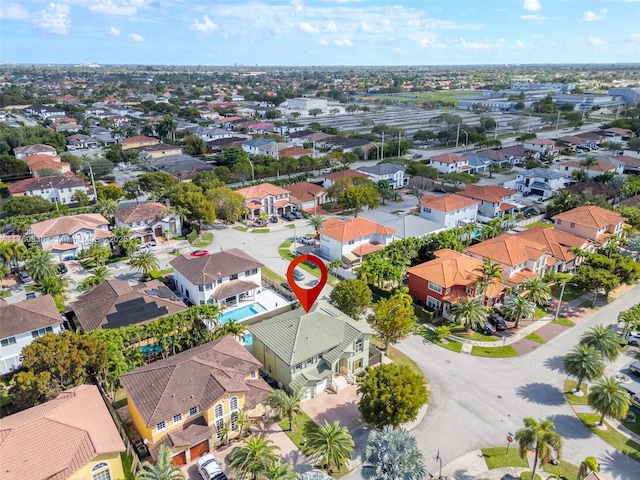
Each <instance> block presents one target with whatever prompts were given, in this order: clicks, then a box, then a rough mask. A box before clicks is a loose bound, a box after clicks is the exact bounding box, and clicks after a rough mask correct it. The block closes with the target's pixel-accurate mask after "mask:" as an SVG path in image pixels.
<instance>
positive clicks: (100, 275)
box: [78, 265, 113, 291]
mask: <svg viewBox="0 0 640 480" xmlns="http://www.w3.org/2000/svg"><path fill="white" fill-rule="evenodd" d="M112 277H113V274H112V273H111V271H110V270H109V269H108V268H107V267H105V266H104V265H98V266H97V267H95V268H94V269H93V270H91V276H89V277H87V278H86V279H84V280H83V281H82V282H80V283H79V284H78V290H79V291H82V290H90V289H92V288H93V287H96V286H98V285H101V284H102V283H103V282H104V281H105V280H109V279H110V278H112Z"/></svg>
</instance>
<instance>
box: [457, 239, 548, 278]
mask: <svg viewBox="0 0 640 480" xmlns="http://www.w3.org/2000/svg"><path fill="white" fill-rule="evenodd" d="M465 253H466V254H467V255H469V256H471V257H473V258H477V259H478V260H481V261H484V260H486V259H487V258H490V259H491V261H492V262H493V263H497V264H499V265H500V266H501V267H502V278H503V280H504V282H506V283H507V284H508V285H510V286H515V285H519V284H521V283H522V282H524V281H525V280H528V279H530V278H542V276H543V275H544V273H545V272H546V271H547V269H550V268H553V265H554V264H555V261H554V260H553V257H552V256H551V253H550V252H548V251H547V250H546V247H545V246H544V245H542V244H540V243H538V242H535V241H532V240H530V239H528V238H526V237H518V236H516V235H510V234H508V233H505V234H502V235H498V236H497V237H494V238H491V239H489V240H485V241H484V242H480V243H477V244H475V245H472V246H470V247H467V248H466V250H465Z"/></svg>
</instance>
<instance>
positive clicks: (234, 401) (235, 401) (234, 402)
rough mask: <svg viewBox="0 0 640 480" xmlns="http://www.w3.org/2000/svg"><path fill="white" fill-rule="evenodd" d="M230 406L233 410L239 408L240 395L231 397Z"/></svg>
mask: <svg viewBox="0 0 640 480" xmlns="http://www.w3.org/2000/svg"><path fill="white" fill-rule="evenodd" d="M229 408H230V409H231V410H237V409H238V397H231V400H229Z"/></svg>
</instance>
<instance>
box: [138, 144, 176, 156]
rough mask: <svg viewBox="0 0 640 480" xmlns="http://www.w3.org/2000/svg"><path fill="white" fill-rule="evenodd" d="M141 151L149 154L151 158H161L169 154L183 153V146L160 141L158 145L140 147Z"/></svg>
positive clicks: (139, 150)
mask: <svg viewBox="0 0 640 480" xmlns="http://www.w3.org/2000/svg"><path fill="white" fill-rule="evenodd" d="M137 150H138V152H139V153H145V154H149V156H150V157H151V158H161V157H166V156H168V155H182V147H181V146H179V145H169V144H166V143H158V144H156V145H147V146H145V147H138V149H137Z"/></svg>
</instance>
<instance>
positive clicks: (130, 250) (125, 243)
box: [118, 238, 140, 256]
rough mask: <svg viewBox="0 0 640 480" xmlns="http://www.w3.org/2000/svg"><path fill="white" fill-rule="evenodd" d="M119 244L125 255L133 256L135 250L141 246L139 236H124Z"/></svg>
mask: <svg viewBox="0 0 640 480" xmlns="http://www.w3.org/2000/svg"><path fill="white" fill-rule="evenodd" d="M118 245H119V246H120V248H121V249H122V251H123V252H124V254H125V255H127V256H131V255H133V254H134V253H135V252H137V251H138V248H139V247H140V239H139V238H122V239H120V241H119V242H118Z"/></svg>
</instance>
